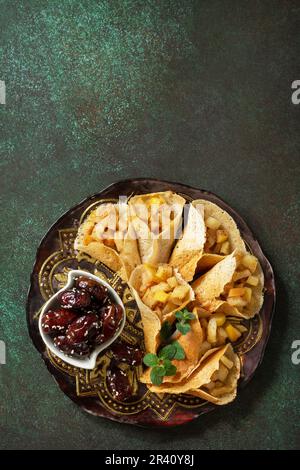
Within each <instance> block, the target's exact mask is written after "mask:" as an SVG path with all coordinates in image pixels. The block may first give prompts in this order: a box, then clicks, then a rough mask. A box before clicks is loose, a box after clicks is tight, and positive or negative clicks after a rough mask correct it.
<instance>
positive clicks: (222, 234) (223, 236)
mask: <svg viewBox="0 0 300 470" xmlns="http://www.w3.org/2000/svg"><path fill="white" fill-rule="evenodd" d="M227 238H228V233H227V232H226V230H217V243H223V242H226V240H227Z"/></svg>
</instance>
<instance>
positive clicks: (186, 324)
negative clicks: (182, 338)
mask: <svg viewBox="0 0 300 470" xmlns="http://www.w3.org/2000/svg"><path fill="white" fill-rule="evenodd" d="M175 317H176V320H177V321H176V323H175V328H176V330H178V331H179V332H180V333H181V334H183V335H186V334H187V333H188V332H189V331H191V325H190V321H191V320H194V318H196V317H195V315H194V314H193V313H192V312H189V311H188V309H187V308H184V309H183V310H178V311H177V312H176V313H175ZM173 331H174V328H173V325H172V324H171V323H170V322H168V320H166V321H164V322H163V324H162V326H161V329H160V332H159V333H160V337H161V339H162V340H163V341H167V340H168V339H169V338H170V337H171V336H172V334H173Z"/></svg>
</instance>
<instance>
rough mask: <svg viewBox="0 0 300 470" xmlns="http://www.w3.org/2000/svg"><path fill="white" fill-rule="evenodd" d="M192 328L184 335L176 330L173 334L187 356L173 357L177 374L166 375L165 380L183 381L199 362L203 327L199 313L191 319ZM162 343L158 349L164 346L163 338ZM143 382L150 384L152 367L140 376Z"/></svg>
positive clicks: (173, 338)
mask: <svg viewBox="0 0 300 470" xmlns="http://www.w3.org/2000/svg"><path fill="white" fill-rule="evenodd" d="M190 326H191V329H190V331H189V332H188V333H186V334H185V335H183V334H182V333H180V332H176V333H175V334H174V335H173V336H172V340H176V341H178V343H179V344H180V345H181V347H182V348H183V350H184V352H185V358H184V359H182V360H177V359H173V360H172V364H173V365H174V366H175V367H176V369H177V371H176V374H175V375H172V376H168V377H164V380H163V382H168V383H176V382H181V381H182V380H183V379H185V378H186V377H188V376H189V375H190V373H191V372H192V371H193V370H194V369H195V367H196V365H197V364H198V362H199V354H200V347H201V344H202V340H203V336H202V328H201V325H200V322H199V319H198V317H197V315H195V318H194V319H193V320H191V321H190ZM159 340H160V345H159V346H157V350H156V351H155V352H156V353H157V351H158V350H159V348H160V346H162V342H161V339H159ZM140 381H141V382H142V383H146V384H150V383H151V379H150V369H147V370H146V371H145V372H144V374H143V375H142V376H141V377H140Z"/></svg>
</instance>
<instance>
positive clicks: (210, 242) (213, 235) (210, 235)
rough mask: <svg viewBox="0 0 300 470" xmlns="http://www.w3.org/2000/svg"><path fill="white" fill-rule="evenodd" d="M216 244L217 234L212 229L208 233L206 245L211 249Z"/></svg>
mask: <svg viewBox="0 0 300 470" xmlns="http://www.w3.org/2000/svg"><path fill="white" fill-rule="evenodd" d="M215 243H216V232H215V231H214V230H212V229H210V228H209V229H208V230H207V232H206V245H207V246H208V248H211V247H212V246H213V245H214V244H215Z"/></svg>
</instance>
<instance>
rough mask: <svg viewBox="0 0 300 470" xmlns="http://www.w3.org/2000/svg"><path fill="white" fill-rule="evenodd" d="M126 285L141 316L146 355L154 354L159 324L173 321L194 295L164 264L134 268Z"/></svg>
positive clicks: (180, 278)
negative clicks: (175, 315) (177, 312)
mask: <svg viewBox="0 0 300 470" xmlns="http://www.w3.org/2000/svg"><path fill="white" fill-rule="evenodd" d="M129 285H130V287H131V290H132V293H133V295H134V298H135V300H136V303H137V305H138V307H139V310H140V313H141V317H142V323H143V330H144V338H145V348H146V352H147V353H148V352H151V353H156V351H157V348H158V345H159V341H160V338H159V332H160V329H161V325H162V323H163V322H164V321H165V320H168V321H173V320H174V314H175V312H176V311H178V310H181V309H182V308H184V307H185V306H186V305H187V304H188V303H189V302H190V301H191V300H193V299H194V292H193V290H192V288H191V286H190V285H189V284H188V283H187V282H185V281H184V279H183V278H182V277H181V275H180V274H179V273H178V272H177V270H176V269H174V268H172V266H169V265H165V264H160V265H158V266H157V267H154V266H151V265H147V264H142V265H140V266H137V267H136V268H135V269H134V271H133V272H132V274H131V276H130V279H129Z"/></svg>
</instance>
